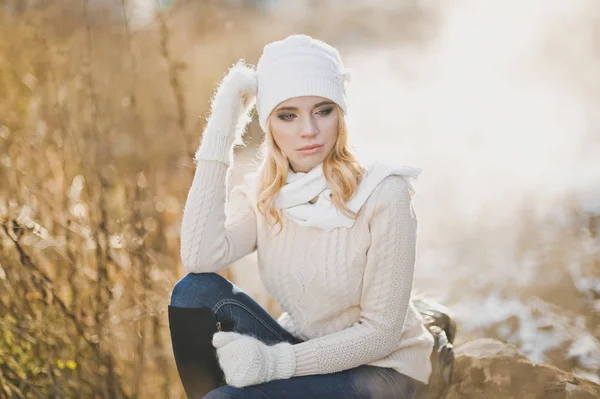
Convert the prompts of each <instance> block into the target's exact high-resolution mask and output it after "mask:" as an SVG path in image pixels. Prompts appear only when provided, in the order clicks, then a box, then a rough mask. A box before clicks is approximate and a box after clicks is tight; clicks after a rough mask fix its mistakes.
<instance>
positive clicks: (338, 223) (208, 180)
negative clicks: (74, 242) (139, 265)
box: [169, 35, 434, 399]
mask: <svg viewBox="0 0 600 399" xmlns="http://www.w3.org/2000/svg"><path fill="white" fill-rule="evenodd" d="M348 78H349V75H348V73H347V70H346V69H345V68H344V67H343V64H342V60H341V58H340V55H339V53H338V51H337V50H336V49H335V48H333V47H331V46H330V45H328V44H326V43H324V42H322V41H319V40H315V39H313V38H311V37H309V36H306V35H292V36H289V37H287V38H286V39H284V40H280V41H276V42H272V43H270V44H268V45H267V46H265V48H264V51H263V54H262V56H261V58H260V60H259V62H258V65H257V68H256V71H255V70H254V69H252V68H250V67H248V66H246V65H244V63H243V62H240V63H237V64H236V65H234V66H233V67H232V68H231V69H230V71H229V72H228V74H227V76H225V78H224V79H223V81H222V82H221V84H220V86H219V88H218V89H217V91H216V94H215V96H214V97H213V99H212V103H211V114H210V117H209V120H208V123H207V125H206V128H205V131H204V134H203V138H202V143H201V145H200V147H199V148H198V151H197V152H196V156H195V161H196V165H197V167H196V173H195V176H194V180H193V183H192V187H191V189H190V191H189V195H188V198H187V202H186V205H185V209H184V213H183V221H182V226H181V259H182V262H183V265H184V267H185V269H186V270H187V271H188V272H189V274H187V275H186V276H185V277H183V278H182V279H181V280H180V281H179V282H178V283H177V284H176V286H175V287H174V290H173V293H172V298H171V304H170V306H169V321H170V328H171V334H172V341H173V349H174V354H175V360H176V363H177V367H178V370H179V373H180V376H181V379H182V382H183V384H184V388H185V390H186V393H187V395H188V397H190V398H195V397H205V398H312V399H315V398H327V399H335V398H379V399H382V398H412V397H414V395H415V394H416V391H417V390H418V389H421V388H422V387H424V386H426V384H427V383H428V381H429V377H430V375H431V372H432V366H431V361H430V355H431V353H432V348H433V346H434V338H433V336H432V334H431V333H430V332H429V331H428V329H427V328H426V327H425V325H424V321H423V318H422V316H421V315H420V314H419V312H418V311H417V310H416V308H415V306H414V304H413V301H412V300H411V290H412V285H413V271H414V264H415V251H416V231H417V218H416V216H415V212H414V209H413V207H412V205H411V196H412V194H413V191H412V186H411V183H410V179H411V178H417V177H418V175H419V173H420V169H418V168H413V167H409V166H402V165H387V164H383V163H377V162H375V163H369V164H365V165H363V164H361V162H360V161H359V160H358V159H357V157H356V156H355V155H354V153H353V152H352V151H351V149H350V148H349V145H348V137H347V131H346V122H345V118H346V115H347V107H346V90H345V83H346V81H347V80H348ZM255 103H256V109H257V112H258V118H259V122H260V126H261V128H262V129H263V130H264V132H265V140H264V143H263V146H262V148H261V150H262V152H263V160H262V164H261V165H260V167H259V168H258V171H257V172H256V173H255V174H248V175H246V178H245V181H244V183H243V184H241V185H239V186H236V187H234V188H233V189H232V190H231V192H230V194H229V196H228V198H226V192H227V190H226V185H227V175H228V171H229V168H231V167H232V164H233V146H234V144H236V143H240V142H241V136H242V134H243V132H244V130H245V127H246V125H247V123H248V122H249V121H250V117H249V112H250V110H251V109H252V107H253V106H254V104H255ZM367 133H368V132H367ZM367 133H366V134H367ZM255 250H256V251H257V254H258V264H259V270H260V276H261V279H262V281H263V283H264V285H265V287H266V289H267V290H268V291H269V293H270V294H271V295H272V296H273V297H274V298H275V299H276V300H277V302H278V303H279V304H280V305H281V307H282V309H284V313H283V314H282V315H281V316H280V317H279V318H278V320H275V319H273V318H272V317H271V316H270V315H269V314H268V313H267V312H266V311H265V310H264V309H263V308H261V306H260V305H258V304H257V303H256V302H255V301H254V300H253V299H252V298H250V297H249V296H248V295H246V294H245V293H244V292H243V291H242V290H241V289H240V288H239V287H237V286H235V285H234V284H232V283H231V282H230V281H228V280H226V279H225V278H223V277H221V276H219V275H217V274H216V272H218V271H220V270H223V269H224V268H225V267H227V266H228V265H229V264H231V263H232V262H235V261H236V260H238V259H240V258H241V257H243V256H245V255H248V254H249V253H251V252H253V251H255ZM205 395H206V396H205Z"/></svg>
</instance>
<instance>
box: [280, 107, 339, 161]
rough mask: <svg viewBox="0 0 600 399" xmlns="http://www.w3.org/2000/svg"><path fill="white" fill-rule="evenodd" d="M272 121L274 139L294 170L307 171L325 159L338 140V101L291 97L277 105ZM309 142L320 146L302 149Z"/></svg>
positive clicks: (311, 144)
mask: <svg viewBox="0 0 600 399" xmlns="http://www.w3.org/2000/svg"><path fill="white" fill-rule="evenodd" d="M269 121H270V127H271V133H272V134H273V139H274V140H275V143H277V145H278V146H279V148H280V149H281V151H283V153H284V154H285V156H286V157H287V159H288V161H289V163H290V166H291V167H292V170H293V171H294V172H308V171H309V170H311V169H312V168H314V167H315V166H317V165H318V164H320V163H321V162H323V161H324V160H325V158H326V157H327V155H329V153H330V152H331V150H332V149H333V146H334V145H335V143H336V140H337V135H338V122H339V121H338V113H337V112H336V108H335V103H334V102H333V101H330V100H328V99H326V98H324V97H315V96H302V97H294V98H290V99H288V100H286V101H284V102H282V103H280V104H279V105H277V107H275V109H274V110H273V112H272V113H271V115H270V116H269ZM307 146H309V147H310V146H313V147H314V146H318V147H317V148H313V149H303V148H304V147H307Z"/></svg>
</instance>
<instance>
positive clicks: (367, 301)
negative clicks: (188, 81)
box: [181, 160, 433, 382]
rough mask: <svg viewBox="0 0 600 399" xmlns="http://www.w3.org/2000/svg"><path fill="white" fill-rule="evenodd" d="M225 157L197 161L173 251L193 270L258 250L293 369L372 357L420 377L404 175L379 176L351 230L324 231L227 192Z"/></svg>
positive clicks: (425, 336)
mask: <svg viewBox="0 0 600 399" xmlns="http://www.w3.org/2000/svg"><path fill="white" fill-rule="evenodd" d="M226 185H227V165H226V164H225V163H223V162H218V161H211V160H198V163H197V170H196V174H195V176H194V181H193V183H192V187H191V189H190V192H189V195H188V198H187V202H186V205H185V208H184V215H183V221H182V231H181V258H182V262H183V265H184V267H185V268H186V269H187V270H188V271H190V272H195V273H203V272H217V271H220V270H222V269H223V268H225V267H227V266H228V265H229V264H230V263H232V262H235V261H236V260H238V259H240V258H241V257H243V256H245V255H247V254H249V253H251V252H253V251H254V250H257V251H258V252H257V254H258V264H259V272H260V276H261V279H262V281H263V283H264V285H265V287H266V288H267V290H268V291H269V293H270V294H271V295H272V296H273V297H274V298H275V299H276V300H277V302H278V303H279V304H280V305H281V307H282V308H283V309H284V311H285V312H284V313H283V314H282V315H281V317H280V318H279V322H280V324H281V325H282V326H283V327H284V328H285V329H286V330H288V331H289V332H290V333H292V334H294V335H295V336H297V337H299V338H301V339H303V340H305V341H306V342H303V343H300V344H296V345H293V348H294V352H295V355H296V367H295V373H294V375H295V376H300V375H310V374H325V373H334V372H337V371H342V370H346V369H350V368H353V367H357V366H359V365H363V364H370V365H375V366H380V367H391V368H394V369H396V370H398V371H399V372H401V373H403V374H406V375H408V376H410V377H412V378H415V379H417V380H420V381H423V382H427V381H428V379H429V375H430V373H431V364H430V360H429V356H430V354H431V350H432V347H433V337H432V336H431V334H429V332H428V331H427V329H426V328H425V327H424V325H423V320H422V318H421V316H420V314H419V313H418V312H417V311H416V310H415V308H414V307H413V306H412V303H411V301H410V295H411V291H412V284H413V271H414V262H415V253H416V230H417V218H416V216H415V213H414V209H413V207H412V204H411V200H410V194H409V191H408V182H407V181H405V180H404V178H403V177H402V176H398V175H392V176H389V177H387V178H386V179H384V180H383V181H382V182H381V183H380V184H379V185H378V186H377V188H376V189H375V190H374V191H373V193H372V194H371V195H370V197H369V198H368V200H367V202H366V203H365V204H364V205H363V207H362V208H361V210H360V212H359V214H358V219H357V221H356V223H355V224H354V225H353V226H352V227H350V228H338V229H334V230H332V231H329V232H327V231H324V230H321V229H317V228H312V227H302V226H299V225H297V224H296V223H294V222H293V221H291V220H289V219H286V218H284V219H283V230H282V232H281V233H280V234H279V235H276V234H275V233H276V231H277V229H274V228H272V227H271V226H269V225H268V223H267V221H266V220H265V218H264V216H263V215H261V214H260V213H259V212H257V211H256V208H255V205H254V204H253V201H252V200H251V192H250V189H249V187H246V186H245V185H244V184H242V185H239V186H236V187H234V188H233V189H232V191H231V193H230V195H229V197H228V198H227V200H226V199H225V193H226Z"/></svg>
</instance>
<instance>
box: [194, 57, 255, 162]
mask: <svg viewBox="0 0 600 399" xmlns="http://www.w3.org/2000/svg"><path fill="white" fill-rule="evenodd" d="M257 87H258V83H257V78H256V71H255V70H254V69H252V68H250V67H248V66H246V65H245V64H244V61H243V60H240V61H238V62H237V63H236V64H234V65H233V66H232V67H231V69H229V72H228V73H227V75H226V76H225V77H224V78H223V80H222V81H221V83H220V84H219V87H218V88H217V90H216V91H215V95H214V96H213V98H212V100H211V111H210V116H209V118H208V122H207V124H206V127H205V128H204V133H203V135H202V143H201V144H200V146H199V147H198V150H197V151H196V156H195V159H196V161H197V160H199V159H205V160H214V161H220V162H223V163H225V164H226V165H229V164H230V163H231V160H232V159H233V146H234V144H243V141H242V135H243V134H244V131H245V128H246V125H247V124H248V123H249V122H250V121H251V120H252V118H251V117H250V116H249V111H250V110H251V109H252V107H253V106H254V104H255V103H256V93H257Z"/></svg>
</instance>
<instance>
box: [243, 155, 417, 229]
mask: <svg viewBox="0 0 600 399" xmlns="http://www.w3.org/2000/svg"><path fill="white" fill-rule="evenodd" d="M363 172H364V174H363V179H362V180H361V182H360V184H359V185H358V188H357V190H356V193H355V194H354V196H353V197H352V198H351V199H350V201H348V202H347V203H346V206H347V207H348V209H350V210H351V211H352V212H355V213H358V211H359V210H360V208H361V207H362V206H363V205H364V203H365V202H366V201H367V199H368V198H369V196H370V195H371V193H372V192H373V190H375V188H376V187H377V185H378V184H379V183H381V182H382V181H383V179H385V178H386V177H388V176H390V175H400V176H404V177H406V178H407V179H406V180H407V182H408V186H409V191H410V195H411V196H412V195H414V189H413V187H412V184H411V182H410V179H415V180H416V179H417V178H418V177H419V174H420V173H421V168H417V167H413V166H408V165H389V164H386V163H382V162H377V161H374V162H371V163H369V165H368V166H367V167H365V168H364V170H363ZM255 178H256V175H255V173H252V174H249V175H248V176H247V179H250V180H249V181H248V183H249V184H251V185H252V187H254V188H255V187H256V186H255V180H256V179H255ZM251 191H253V192H255V190H251ZM330 194H331V190H330V189H329V187H328V185H327V181H326V180H325V175H324V173H323V164H322V163H321V164H319V165H317V166H315V167H314V168H313V169H311V170H310V171H308V172H298V173H295V172H294V171H292V170H291V169H290V170H289V171H288V177H287V182H286V184H285V186H283V187H282V188H281V190H280V191H279V193H278V195H277V198H276V199H275V208H277V209H283V211H284V212H285V214H286V215H287V216H288V218H290V219H292V220H294V221H295V222H296V223H297V224H299V225H300V226H305V227H316V228H319V229H323V230H326V231H331V230H333V229H335V228H339V227H352V226H353V225H354V222H355V221H356V220H355V219H353V218H351V217H348V216H346V215H344V214H343V213H341V212H340V211H339V210H338V209H337V208H336V207H335V205H334V203H333V202H332V201H331V200H330V198H329V195H330ZM316 196H319V198H318V199H317V202H316V203H314V204H311V203H309V201H310V200H312V199H313V198H315V197H316Z"/></svg>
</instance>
